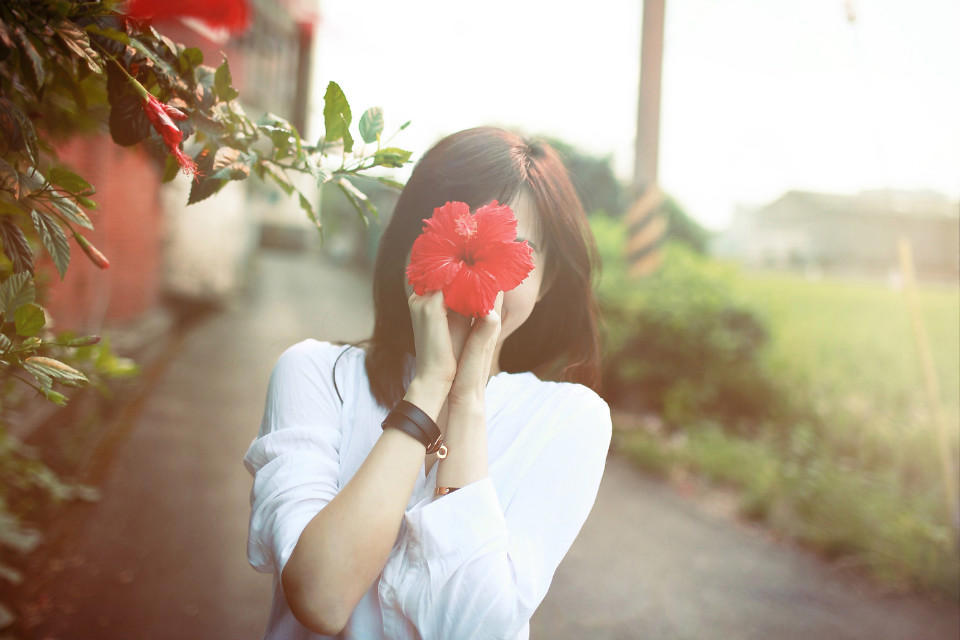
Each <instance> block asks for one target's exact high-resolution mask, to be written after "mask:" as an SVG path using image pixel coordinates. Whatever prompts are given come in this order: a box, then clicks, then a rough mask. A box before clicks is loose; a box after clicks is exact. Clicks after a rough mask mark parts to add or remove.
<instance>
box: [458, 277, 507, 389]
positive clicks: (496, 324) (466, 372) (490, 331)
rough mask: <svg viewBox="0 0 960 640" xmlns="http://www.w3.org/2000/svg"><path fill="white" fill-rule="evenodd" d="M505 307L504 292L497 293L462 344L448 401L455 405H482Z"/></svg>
mask: <svg viewBox="0 0 960 640" xmlns="http://www.w3.org/2000/svg"><path fill="white" fill-rule="evenodd" d="M502 307H503V292H502V291H501V292H500V293H499V294H497V299H496V302H494V305H493V310H492V311H491V312H490V313H488V314H487V315H485V316H483V317H482V318H477V319H476V320H475V321H474V323H473V326H472V327H471V328H470V333H469V334H468V335H467V338H466V342H465V343H464V345H463V352H462V353H461V354H460V359H459V362H458V364H457V374H456V377H455V378H454V380H453V385H452V386H451V387H450V394H449V396H448V402H449V403H450V404H451V406H452V405H464V404H468V405H473V406H483V401H484V393H485V391H486V388H487V380H488V379H489V378H490V370H491V368H492V366H493V356H494V354H495V353H496V351H497V341H498V340H499V338H500V310H501V309H502Z"/></svg>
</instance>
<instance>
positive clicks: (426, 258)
mask: <svg viewBox="0 0 960 640" xmlns="http://www.w3.org/2000/svg"><path fill="white" fill-rule="evenodd" d="M460 253H461V252H460V250H459V249H458V247H457V245H456V244H454V242H452V241H451V240H449V239H447V238H446V237H444V236H443V235H441V234H439V233H436V232H433V231H430V230H427V231H425V232H424V233H422V234H420V235H419V236H418V237H417V239H416V240H414V242H413V248H412V249H411V250H410V264H409V265H408V266H407V280H408V281H409V282H410V284H411V285H413V290H414V291H415V292H416V293H417V295H419V296H422V295H423V294H424V293H429V292H431V291H440V290H441V289H443V287H444V285H446V284H447V283H449V282H450V281H451V280H453V277H454V276H456V275H457V273H458V272H459V271H460V269H461V267H463V261H462V260H461V259H460Z"/></svg>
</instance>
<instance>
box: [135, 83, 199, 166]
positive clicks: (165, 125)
mask: <svg viewBox="0 0 960 640" xmlns="http://www.w3.org/2000/svg"><path fill="white" fill-rule="evenodd" d="M144 93H145V97H144V99H143V110H144V111H146V113H147V118H148V119H149V120H150V124H152V125H153V128H154V129H156V131H157V133H159V134H160V136H161V137H162V138H163V142H164V144H166V145H167V149H169V150H170V153H172V154H173V155H174V157H176V159H177V162H178V163H179V164H180V168H181V169H183V172H184V173H186V174H191V173H192V174H194V175H196V173H197V163H196V162H194V161H193V158H191V157H190V156H188V155H187V154H186V153H184V152H183V149H181V148H180V141H181V140H183V132H182V131H180V127H178V126H177V125H176V124H174V122H173V121H174V120H175V119H176V120H186V119H187V114H185V113H184V112H183V111H180V110H179V109H177V108H176V107H171V106H170V105H168V104H163V103H162V102H160V101H159V100H157V98H156V97H155V96H154V95H153V94H151V93H147V92H146V91H144Z"/></svg>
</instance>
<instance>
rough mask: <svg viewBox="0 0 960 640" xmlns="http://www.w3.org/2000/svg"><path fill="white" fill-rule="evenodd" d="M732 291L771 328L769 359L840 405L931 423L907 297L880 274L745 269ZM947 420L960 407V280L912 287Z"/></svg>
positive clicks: (855, 410)
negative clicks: (818, 275) (839, 276)
mask: <svg viewBox="0 0 960 640" xmlns="http://www.w3.org/2000/svg"><path fill="white" fill-rule="evenodd" d="M738 285H739V293H740V294H741V295H742V296H743V297H744V298H745V299H747V300H748V302H749V303H750V304H751V306H753V308H755V309H757V310H758V311H759V312H760V313H761V314H762V315H763V316H764V317H765V318H767V320H768V321H769V322H768V326H769V327H770V329H771V332H772V334H773V335H772V343H771V349H770V352H769V354H768V355H769V358H770V365H771V366H772V367H774V368H776V369H778V370H782V371H783V372H784V373H786V374H788V375H789V376H790V377H792V378H793V379H795V380H797V381H798V382H799V383H801V384H803V385H804V386H806V387H808V388H809V389H810V390H812V391H814V392H816V393H818V394H823V395H825V396H827V397H828V399H829V401H830V404H831V406H830V407H829V408H830V409H831V410H833V409H835V408H836V406H835V405H834V404H833V403H834V402H835V401H840V402H841V403H842V404H843V407H844V409H845V410H846V411H848V412H852V413H854V414H857V415H860V416H863V417H871V418H875V417H876V415H877V413H878V412H882V413H886V414H887V415H888V417H889V418H893V419H896V420H897V421H901V422H905V423H908V424H905V425H904V426H910V427H915V426H918V425H920V424H923V423H926V422H929V417H928V416H927V415H925V414H927V413H928V410H927V406H926V399H925V396H924V386H923V378H922V373H921V368H920V364H919V362H920V361H919V358H918V355H917V345H916V340H915V336H914V331H913V329H912V326H911V320H910V314H909V311H908V307H907V298H906V296H905V295H904V293H903V292H902V291H897V290H894V289H892V288H890V287H889V286H886V285H884V284H882V283H873V282H850V281H836V280H820V281H811V280H806V279H804V278H802V277H799V276H796V275H789V274H782V273H767V274H756V273H744V274H742V276H741V277H740V278H739V279H738ZM916 300H917V302H918V307H919V309H920V312H921V317H922V319H923V323H924V325H925V327H926V331H927V335H928V337H929V344H930V348H931V352H932V355H933V359H934V363H935V365H936V372H937V376H938V378H939V381H940V398H941V402H942V403H943V407H944V408H945V410H946V413H947V417H948V419H949V420H950V424H952V425H953V426H954V427H956V426H957V425H958V424H960V422H958V416H960V288H958V287H956V286H954V287H949V288H947V287H929V286H928V287H921V288H920V289H919V291H918V295H917V296H916Z"/></svg>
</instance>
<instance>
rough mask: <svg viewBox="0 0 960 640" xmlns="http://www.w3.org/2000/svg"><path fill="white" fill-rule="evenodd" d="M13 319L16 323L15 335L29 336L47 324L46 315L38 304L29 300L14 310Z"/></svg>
mask: <svg viewBox="0 0 960 640" xmlns="http://www.w3.org/2000/svg"><path fill="white" fill-rule="evenodd" d="M13 321H14V323H15V325H16V329H17V335H20V336H23V337H24V338H29V337H30V336H35V335H37V334H38V333H40V330H41V329H43V326H44V325H45V324H47V317H46V316H45V315H44V313H43V309H42V308H41V307H40V306H39V305H36V304H33V303H32V302H31V303H30V304H25V305H22V306H21V307H20V308H19V309H17V310H16V311H15V312H14V314H13Z"/></svg>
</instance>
